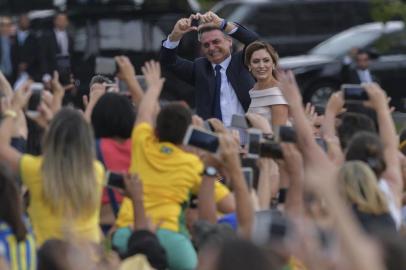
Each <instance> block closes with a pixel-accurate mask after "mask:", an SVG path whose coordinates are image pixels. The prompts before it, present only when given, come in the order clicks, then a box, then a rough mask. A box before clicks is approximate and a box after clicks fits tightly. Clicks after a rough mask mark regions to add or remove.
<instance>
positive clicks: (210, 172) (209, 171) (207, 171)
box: [202, 166, 217, 177]
mask: <svg viewBox="0 0 406 270" xmlns="http://www.w3.org/2000/svg"><path fill="white" fill-rule="evenodd" d="M202 175H204V176H208V177H216V176H217V169H216V168H214V167H213V166H207V167H206V168H204V170H203V173H202Z"/></svg>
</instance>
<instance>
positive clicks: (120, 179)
mask: <svg viewBox="0 0 406 270" xmlns="http://www.w3.org/2000/svg"><path fill="white" fill-rule="evenodd" d="M106 176H107V186H109V187H112V188H118V189H122V190H124V189H125V182H124V175H123V174H122V173H117V172H110V171H107V173H106Z"/></svg>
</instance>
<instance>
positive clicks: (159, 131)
mask: <svg viewBox="0 0 406 270" xmlns="http://www.w3.org/2000/svg"><path fill="white" fill-rule="evenodd" d="M191 123H192V113H191V112H190V110H189V109H188V108H187V107H186V106H185V105H183V104H181V103H179V102H175V103H172V104H169V105H166V106H165V107H163V108H162V109H161V111H160V112H159V114H158V117H157V120H156V129H155V130H156V135H157V137H158V139H159V141H160V142H170V143H173V144H181V143H182V141H183V137H184V136H185V133H186V130H187V128H188V127H189V125H190V124H191Z"/></svg>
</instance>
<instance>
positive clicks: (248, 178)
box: [242, 167, 254, 190]
mask: <svg viewBox="0 0 406 270" xmlns="http://www.w3.org/2000/svg"><path fill="white" fill-rule="evenodd" d="M242 172H243V174H244V178H245V182H246V183H247V187H248V189H249V190H252V188H253V186H254V170H253V169H252V168H251V167H243V168H242Z"/></svg>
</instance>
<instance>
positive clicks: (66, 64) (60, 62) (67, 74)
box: [56, 55, 72, 85]
mask: <svg viewBox="0 0 406 270" xmlns="http://www.w3.org/2000/svg"><path fill="white" fill-rule="evenodd" d="M56 69H57V71H58V74H59V82H60V83H61V84H62V85H68V84H70V83H71V74H72V70H71V64H70V58H69V56H67V55H57V56H56Z"/></svg>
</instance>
